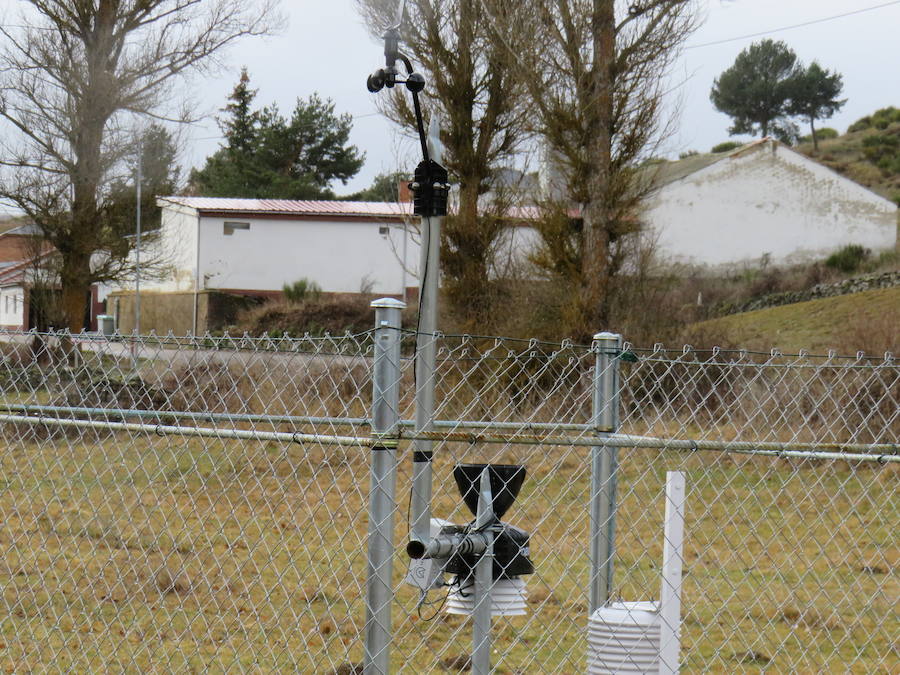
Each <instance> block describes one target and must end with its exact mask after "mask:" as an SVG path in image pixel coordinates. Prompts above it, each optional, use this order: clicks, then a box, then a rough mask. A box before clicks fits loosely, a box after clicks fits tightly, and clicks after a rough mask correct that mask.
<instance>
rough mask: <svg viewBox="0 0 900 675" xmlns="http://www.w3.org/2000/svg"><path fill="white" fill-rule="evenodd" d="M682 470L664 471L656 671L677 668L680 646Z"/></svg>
mask: <svg viewBox="0 0 900 675" xmlns="http://www.w3.org/2000/svg"><path fill="white" fill-rule="evenodd" d="M684 503H685V486H684V472H682V471H669V472H668V473H666V524H665V530H664V534H663V536H664V537H665V541H664V542H663V566H662V588H661V589H660V600H659V619H660V622H659V623H660V626H659V673H660V675H674V674H675V673H677V672H678V654H679V651H680V648H681V566H682V562H683V560H684V559H683V557H682V553H683V549H684Z"/></svg>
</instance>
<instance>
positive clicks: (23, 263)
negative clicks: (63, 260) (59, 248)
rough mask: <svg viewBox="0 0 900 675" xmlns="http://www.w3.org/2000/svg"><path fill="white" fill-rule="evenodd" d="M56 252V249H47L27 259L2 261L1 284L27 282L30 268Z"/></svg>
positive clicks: (8, 284)
mask: <svg viewBox="0 0 900 675" xmlns="http://www.w3.org/2000/svg"><path fill="white" fill-rule="evenodd" d="M55 253H56V251H45V252H44V253H42V254H40V255H39V256H36V257H33V258H28V259H27V260H13V261H10V262H6V263H0V286H19V285H21V284H23V283H25V281H26V278H25V277H26V275H27V273H28V270H29V269H31V268H32V267H33V266H34V265H35V264H37V263H39V262H41V261H43V260H46V259H47V258H49V257H50V256H52V255H54V254H55Z"/></svg>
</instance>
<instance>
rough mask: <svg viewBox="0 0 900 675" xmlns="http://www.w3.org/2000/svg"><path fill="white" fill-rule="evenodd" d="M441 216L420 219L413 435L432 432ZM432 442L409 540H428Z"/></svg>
mask: <svg viewBox="0 0 900 675" xmlns="http://www.w3.org/2000/svg"><path fill="white" fill-rule="evenodd" d="M443 150H444V149H443V146H442V145H441V140H440V117H439V115H438V114H436V113H435V114H432V117H431V122H430V124H429V128H428V152H429V155H430V156H431V159H432V160H433V161H435V162H437V163H438V164H440V163H441V161H442V159H443ZM443 221H444V218H443V216H423V218H422V236H421V242H422V243H421V255H420V258H419V293H420V294H421V296H420V299H419V327H418V334H417V335H416V431H433V430H434V378H435V365H436V364H435V355H436V353H437V344H436V340H435V334H434V333H435V331H436V330H437V306H438V279H439V277H440V249H441V225H442V224H443ZM433 456H434V455H433V449H432V441H429V440H422V439H416V441H415V450H414V452H413V485H412V505H411V510H412V514H411V518H412V524H411V530H412V531H411V538H412V539H414V540H418V541H421V542H427V541H428V540H429V539H430V538H431V484H432V477H431V473H432V472H431V461H432V458H433Z"/></svg>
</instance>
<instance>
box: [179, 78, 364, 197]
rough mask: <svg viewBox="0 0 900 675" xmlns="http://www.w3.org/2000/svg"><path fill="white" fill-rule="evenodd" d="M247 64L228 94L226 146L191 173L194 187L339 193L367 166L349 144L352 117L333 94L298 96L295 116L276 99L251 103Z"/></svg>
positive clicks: (212, 192) (268, 193)
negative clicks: (338, 185)
mask: <svg viewBox="0 0 900 675" xmlns="http://www.w3.org/2000/svg"><path fill="white" fill-rule="evenodd" d="M249 84H250V77H249V75H248V74H247V71H246V69H244V70H242V71H241V78H240V81H239V82H238V84H237V85H236V86H235V88H234V91H233V92H232V93H231V95H230V96H229V98H228V100H229V103H228V105H226V106H225V108H223V110H222V112H224V113H225V114H226V117H225V118H224V119H220V120H219V127H220V128H221V130H222V134H223V136H224V137H225V143H226V144H225V146H224V147H222V148H220V149H219V150H218V151H216V152H215V153H214V154H213V155H212V156H210V157H208V158H207V159H206V164H205V165H204V167H203V168H202V169H200V170H199V171H194V172H193V173H192V174H191V180H190V182H191V189H192V191H193V192H195V193H198V194H202V195H205V196H209V197H252V198H258V199H321V198H330V197H333V196H334V194H333V193H332V191H331V188H330V185H331V183H332V182H333V181H335V180H340V181H341V182H343V183H346V182H347V181H348V180H349V179H350V178H352V177H353V176H355V175H356V173H357V172H358V171H359V169H360V168H361V167H362V164H363V160H364V155H362V154H361V153H359V151H358V150H357V148H356V146H353V145H348V143H349V139H350V131H351V129H352V127H353V121H352V118H351V116H350V115H347V114H344V115H338V114H337V113H335V108H334V103H333V102H332V101H331V100H325V101H323V100H322V99H320V98H319V96H318V95H316V94H313V95H312V96H310V97H309V98H307V99H306V100H305V101H304V100H300V99H298V101H297V105H296V106H295V108H294V110H293V112H292V114H291V118H290V119H286V118H285V117H284V116H283V115H282V114H281V113H280V112H279V110H278V108H277V107H276V106H274V105H272V106H268V107H265V108H263V109H261V110H257V111H254V110H253V109H252V104H253V99H254V98H255V97H256V93H257V92H256V90H255V89H251V88H250V86H249Z"/></svg>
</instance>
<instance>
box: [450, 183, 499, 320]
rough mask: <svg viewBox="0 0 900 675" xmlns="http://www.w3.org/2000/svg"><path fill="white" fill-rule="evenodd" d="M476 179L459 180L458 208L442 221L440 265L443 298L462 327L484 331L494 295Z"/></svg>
mask: <svg viewBox="0 0 900 675" xmlns="http://www.w3.org/2000/svg"><path fill="white" fill-rule="evenodd" d="M479 183H480V181H479V179H478V178H477V177H462V178H461V180H460V191H459V209H458V210H457V212H456V213H455V214H454V215H453V216H451V217H449V218H448V220H447V222H446V223H445V227H444V231H443V233H442V234H443V238H444V240H445V244H446V246H444V247H442V267H443V268H444V271H445V272H446V279H445V281H446V287H447V288H446V290H447V298H448V300H449V301H450V306H451V310H452V312H453V314H454V316H455V317H456V318H457V320H459V321H460V322H461V326H460V327H461V328H462V329H463V330H480V331H484V330H485V329H487V328H489V327H490V326H491V325H492V319H493V318H495V317H492V315H491V309H492V307H493V306H494V302H493V301H494V298H493V294H492V289H491V280H490V269H489V268H490V264H491V255H492V250H491V247H492V245H493V236H492V235H491V232H490V231H491V228H490V226H489V224H488V223H483V222H482V219H481V217H480V216H479V214H478V192H479Z"/></svg>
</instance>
